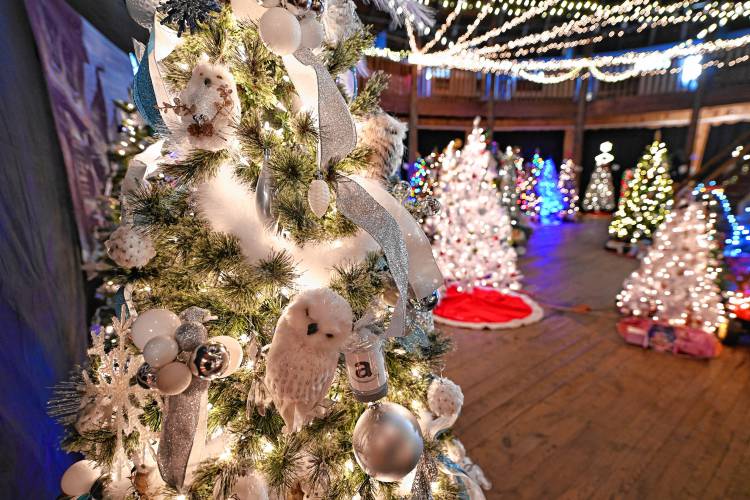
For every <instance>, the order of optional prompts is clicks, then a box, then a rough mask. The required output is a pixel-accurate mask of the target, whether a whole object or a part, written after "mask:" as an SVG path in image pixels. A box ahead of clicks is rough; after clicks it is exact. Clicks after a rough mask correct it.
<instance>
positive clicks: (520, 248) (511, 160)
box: [495, 146, 531, 255]
mask: <svg viewBox="0 0 750 500" xmlns="http://www.w3.org/2000/svg"><path fill="white" fill-rule="evenodd" d="M497 164H498V169H497V177H496V179H495V186H496V187H497V190H498V191H499V193H500V204H501V205H502V206H503V207H504V208H505V209H506V210H507V211H508V216H509V217H510V224H511V226H513V228H512V230H511V242H512V243H513V247H514V248H515V249H516V252H517V253H518V254H519V255H521V254H523V253H525V251H526V243H527V242H528V239H529V235H530V234H531V228H530V227H529V225H528V223H527V221H526V220H525V217H524V215H523V214H522V213H521V210H520V207H519V196H518V194H519V179H520V177H519V176H521V175H522V174H523V157H522V156H521V155H520V150H519V149H518V148H512V147H511V146H508V147H507V148H506V149H505V152H504V153H499V154H498V158H497Z"/></svg>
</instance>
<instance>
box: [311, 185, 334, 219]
mask: <svg viewBox="0 0 750 500" xmlns="http://www.w3.org/2000/svg"><path fill="white" fill-rule="evenodd" d="M307 202H308V203H309V204H310V210H312V213H314V214H315V216H316V217H318V218H320V217H323V216H324V215H325V214H326V212H327V211H328V206H329V205H330V204H331V190H330V189H329V188H328V183H326V181H324V180H323V179H315V180H313V181H312V182H311V183H310V188H309V189H308V190H307Z"/></svg>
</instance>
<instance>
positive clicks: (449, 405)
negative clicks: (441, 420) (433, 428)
mask: <svg viewBox="0 0 750 500" xmlns="http://www.w3.org/2000/svg"><path fill="white" fill-rule="evenodd" d="M463 404H464V393H463V391H461V387H460V386H459V385H458V384H456V383H455V382H453V381H452V380H449V379H447V378H442V377H441V378H436V379H435V380H433V381H432V383H430V387H429V388H428V389H427V406H429V407H430V411H431V412H432V413H434V414H435V415H437V416H438V417H443V416H451V415H457V414H458V413H459V412H460V411H461V407H462V406H463Z"/></svg>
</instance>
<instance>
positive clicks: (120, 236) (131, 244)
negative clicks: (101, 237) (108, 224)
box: [105, 224, 156, 268]
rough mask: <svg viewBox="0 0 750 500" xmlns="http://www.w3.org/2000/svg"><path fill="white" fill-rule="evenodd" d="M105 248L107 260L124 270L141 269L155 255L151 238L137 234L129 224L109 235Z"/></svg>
mask: <svg viewBox="0 0 750 500" xmlns="http://www.w3.org/2000/svg"><path fill="white" fill-rule="evenodd" d="M105 246H106V247H107V255H109V258H110V259H112V260H113V261H115V263H116V264H117V265H118V266H120V267H124V268H131V267H143V266H145V265H146V264H148V262H149V261H150V260H151V259H153V258H154V256H155V255H156V249H154V243H153V242H152V241H151V238H150V237H149V236H148V235H145V234H141V233H139V232H138V231H136V230H135V228H134V227H133V226H132V225H130V224H123V225H121V226H120V227H118V228H117V229H116V230H115V231H114V232H113V233H112V234H111V235H110V237H109V239H108V240H107V242H106V243H105Z"/></svg>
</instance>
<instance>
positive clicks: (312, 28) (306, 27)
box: [299, 16, 325, 49]
mask: <svg viewBox="0 0 750 500" xmlns="http://www.w3.org/2000/svg"><path fill="white" fill-rule="evenodd" d="M299 26H300V29H301V30H302V42H301V43H302V46H303V47H307V48H308V49H317V48H318V47H320V45H321V44H322V43H323V38H324V37H325V31H323V25H322V24H321V23H319V22H318V20H317V19H315V18H314V17H313V16H307V17H305V18H304V19H302V20H301V21H300V22H299Z"/></svg>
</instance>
